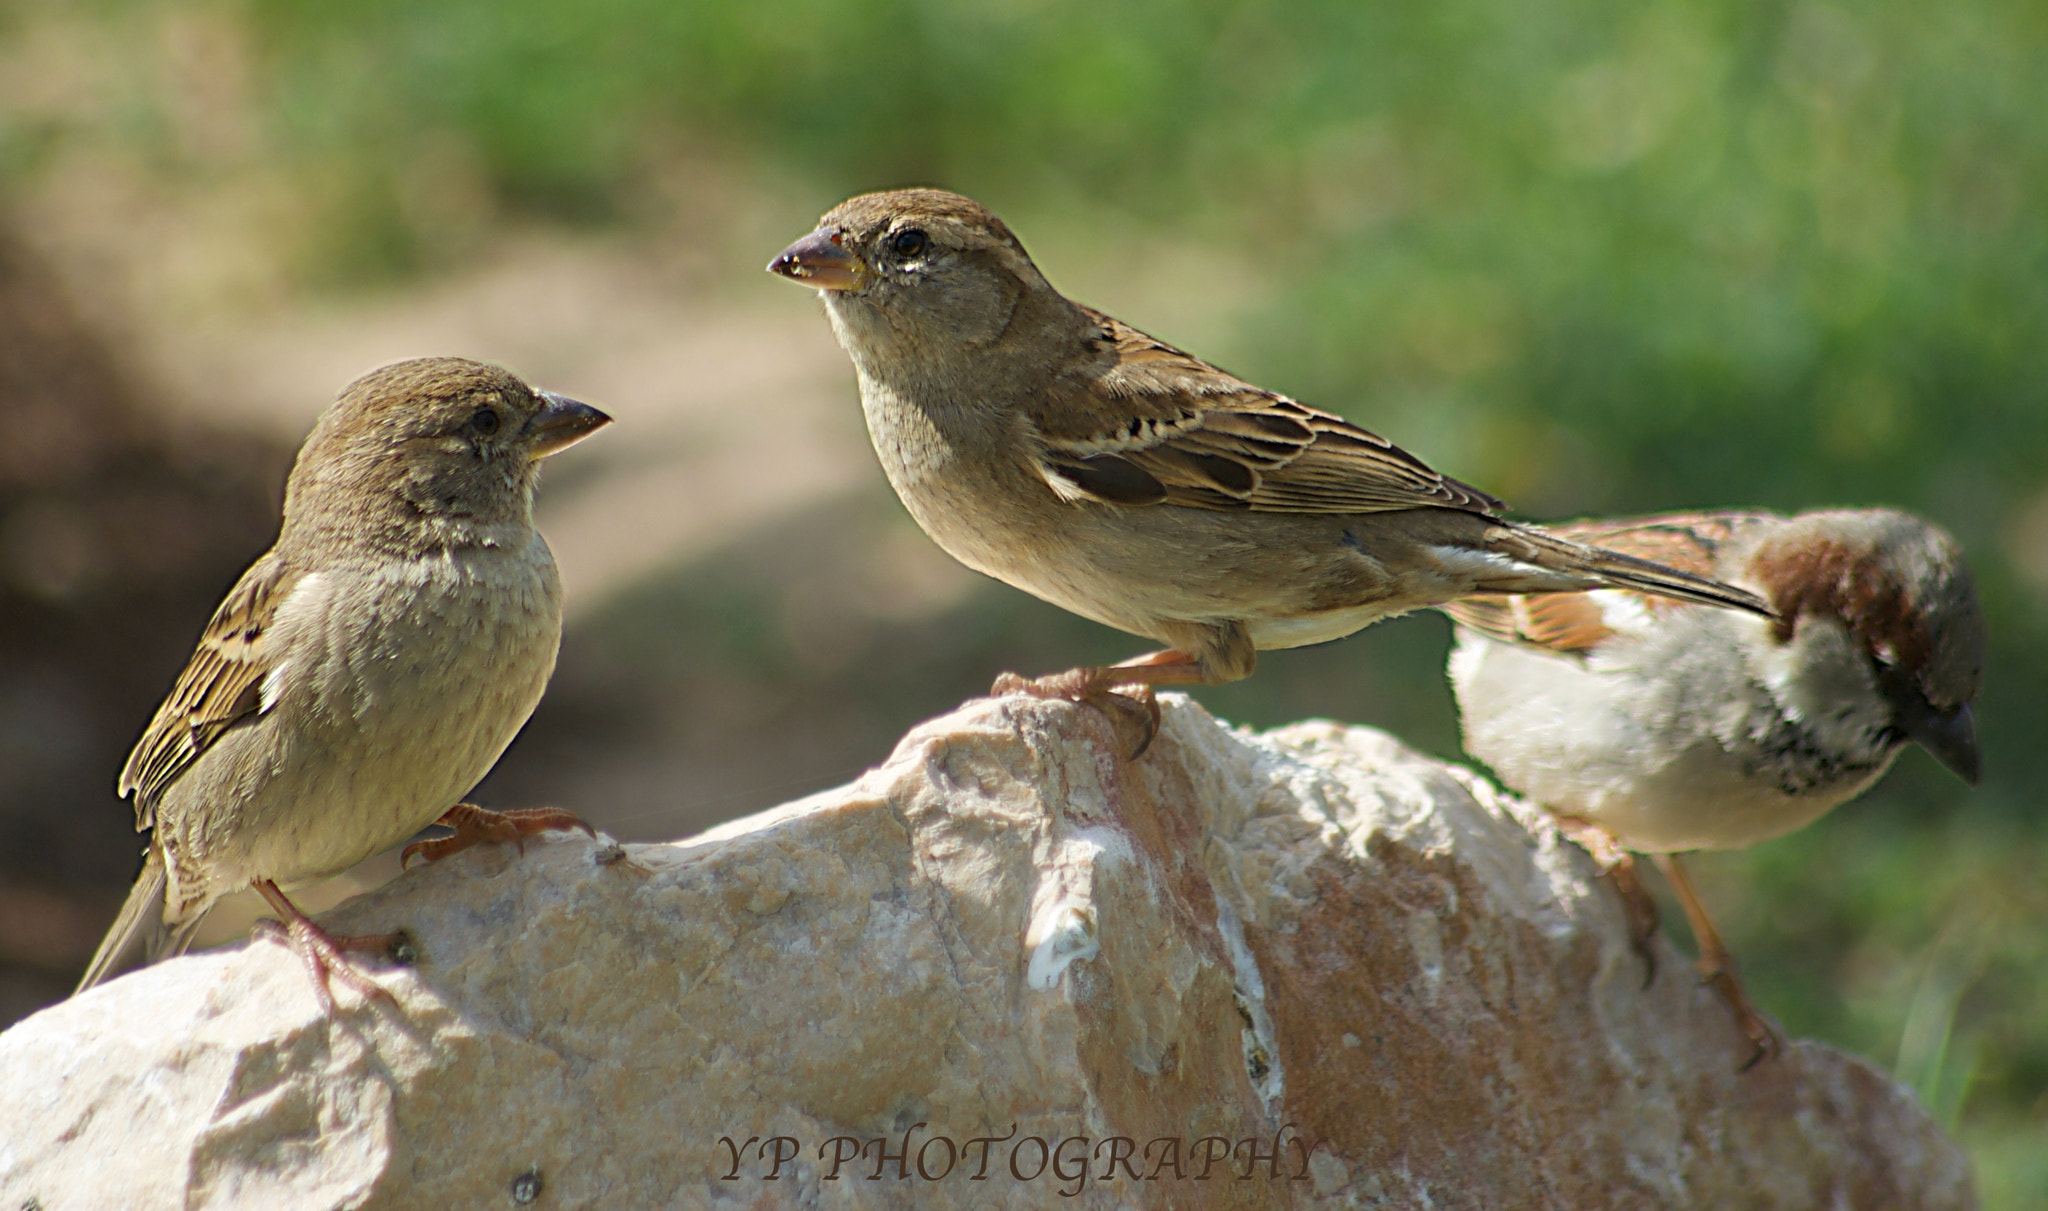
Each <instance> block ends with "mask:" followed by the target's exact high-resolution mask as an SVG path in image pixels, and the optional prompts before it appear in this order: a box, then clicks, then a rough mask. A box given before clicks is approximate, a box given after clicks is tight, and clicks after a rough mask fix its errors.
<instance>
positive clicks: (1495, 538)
mask: <svg viewBox="0 0 2048 1211" xmlns="http://www.w3.org/2000/svg"><path fill="white" fill-rule="evenodd" d="M1487 548H1488V550H1490V551H1492V552H1494V553H1495V554H1499V555H1505V556H1508V557H1509V558H1511V559H1514V560H1516V561H1517V562H1519V563H1525V564H1533V565H1535V567H1536V568H1540V569H1543V570H1545V571H1548V572H1553V573H1558V574H1559V575H1556V576H1554V577H1550V578H1540V577H1528V578H1526V579H1527V580H1529V581H1536V580H1539V579H1541V580H1545V581H1546V583H1542V584H1540V585H1537V584H1533V583H1532V584H1530V585H1528V586H1527V587H1521V586H1509V585H1505V584H1504V585H1503V586H1502V587H1500V588H1498V589H1489V590H1487V591H1489V592H1501V593H1569V592H1582V591H1585V590H1588V589H1634V590H1635V591H1637V592H1639V593H1651V594H1655V595H1656V596H1659V597H1671V598H1676V599H1677V600H1679V601H1691V602H1698V603H1699V604H1701V605H1711V606H1721V607H1723V608H1726V609H1731V610H1746V611H1748V612H1749V613H1752V614H1760V615H1762V616H1763V617H1765V618H1776V617H1777V616H1778V615H1777V611H1775V610H1773V609H1772V608H1771V603H1770V602H1768V601H1765V600H1764V599H1763V598H1761V597H1759V596H1757V595H1756V594H1754V593H1752V592H1750V591H1748V590H1747V589H1739V588H1736V587H1735V586H1734V585H1731V584H1723V583H1722V582H1720V581H1718V580H1715V579H1713V578H1711V577H1707V576H1696V575H1694V574H1693V573H1691V572H1681V571H1679V570H1678V569H1676V568H1667V567H1665V566H1664V565H1663V564H1661V563H1653V562H1651V561H1650V560H1647V559H1638V558H1636V557H1635V556H1633V555H1623V554H1622V553H1621V552H1619V551H1609V550H1607V549H1606V548H1604V547H1592V546H1587V545H1585V544H1583V543H1576V542H1572V541H1570V540H1568V539H1563V538H1559V537H1557V536H1556V535H1555V534H1547V533H1545V532H1543V531H1542V530H1539V529H1536V528H1535V527H1533V526H1518V525H1510V526H1501V527H1499V528H1498V529H1496V530H1493V531H1490V532H1489V533H1488V535H1487Z"/></svg>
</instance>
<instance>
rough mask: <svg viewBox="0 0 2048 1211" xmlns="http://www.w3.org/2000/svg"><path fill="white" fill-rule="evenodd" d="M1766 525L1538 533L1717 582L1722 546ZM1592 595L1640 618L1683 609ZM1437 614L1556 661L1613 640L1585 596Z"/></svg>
mask: <svg viewBox="0 0 2048 1211" xmlns="http://www.w3.org/2000/svg"><path fill="white" fill-rule="evenodd" d="M1767 518H1768V515H1767V514H1761V513H1747V512H1726V513H1690V514H1671V515H1668V516H1661V517H1640V518H1627V519H1621V520H1603V519H1592V520H1586V521H1574V522H1565V523H1562V524H1560V525H1553V526H1546V527H1545V529H1547V530H1549V531H1550V532H1551V533H1552V534H1555V535H1557V536H1558V537H1560V538H1568V539H1571V540H1572V541H1574V542H1582V543H1587V544H1589V545H1592V546H1599V547H1604V548H1606V549H1607V550H1610V551H1616V552H1619V553H1621V554H1623V555H1632V556H1634V557H1636V558H1638V559H1648V560H1652V561H1654V562H1656V563H1660V564H1663V565H1664V566H1666V567H1668V568H1672V569H1674V570H1676V571H1680V572H1688V573H1691V574H1692V575H1695V576H1706V577H1719V576H1720V575H1721V572H1720V568H1719V563H1720V553H1721V549H1722V547H1723V546H1725V545H1726V544H1727V543H1728V542H1729V541H1730V540H1732V539H1733V538H1734V537H1735V536H1736V535H1737V534H1738V533H1739V532H1740V531H1741V530H1742V529H1744V528H1745V527H1747V526H1749V525H1751V524H1754V523H1755V522H1757V521H1760V520H1766V519H1767ZM1599 591H1600V592H1602V593H1606V594H1626V595H1627V597H1628V598H1629V599H1630V600H1631V601H1633V602H1634V603H1635V604H1637V605H1638V606H1640V607H1641V608H1642V609H1643V610H1645V611H1656V610H1665V609H1678V608H1681V607H1683V606H1684V604H1685V603H1683V602H1680V601H1675V600H1673V599H1671V598H1669V597H1660V596H1657V595H1656V594H1652V593H1643V592H1638V591H1635V590H1632V589H1603V590H1599ZM1443 610H1444V612H1445V613H1446V614H1449V615H1450V616H1451V617H1452V618H1453V619H1454V620H1456V621H1457V622H1458V623H1459V624H1460V625H1462V626H1465V627H1468V628H1470V629H1472V630H1474V631H1477V632H1479V633H1480V634H1482V635H1485V636H1486V637H1488V638H1489V639H1497V640H1500V641H1501V642H1503V643H1516V644H1521V645H1523V646H1525V647H1535V648H1542V649H1544V650H1546V651H1551V652H1558V653H1563V654H1577V653H1583V652H1586V651H1590V650H1591V649H1593V648H1595V647H1597V646H1599V644H1600V642H1601V641H1602V640H1603V639H1605V638H1607V637H1608V636H1609V635H1612V634H1614V633H1615V628H1613V627H1611V626H1609V625H1608V622H1607V617H1606V612H1605V611H1604V610H1603V609H1602V608H1601V606H1600V601H1599V599H1598V598H1596V597H1594V596H1593V595H1592V594H1590V593H1537V594H1529V595H1526V596H1509V597H1472V598H1466V599H1465V600H1463V601H1454V602H1452V603H1450V604H1449V605H1446V606H1444V607H1443Z"/></svg>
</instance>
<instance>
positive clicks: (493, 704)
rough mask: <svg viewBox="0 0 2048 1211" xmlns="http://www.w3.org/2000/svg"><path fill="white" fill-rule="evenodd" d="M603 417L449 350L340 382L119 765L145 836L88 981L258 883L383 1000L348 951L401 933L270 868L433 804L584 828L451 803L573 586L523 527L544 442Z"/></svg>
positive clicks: (369, 833)
mask: <svg viewBox="0 0 2048 1211" xmlns="http://www.w3.org/2000/svg"><path fill="white" fill-rule="evenodd" d="M609 420H610V418H609V417H607V416H606V415H605V414H604V413H602V412H599V411H598V410H597V409H595V408H592V407H590V406H589V405H588V404H582V403H578V402H576V401H575V400H571V399H564V398H562V397H561V396H558V395H552V394H549V393H547V392H544V391H535V390H534V389H532V388H531V387H528V386H527V385H526V384H525V383H523V382H520V381H519V380H518V379H517V378H515V377H513V376H512V375H511V374H509V373H507V372H505V371H503V370H500V369H498V368H496V367H494V366H485V365H480V364H478V363H476V362H469V361H462V360H459V359H455V358H429V359H423V360H419V361H410V362H401V363H399V364H397V365H393V366H386V367H384V368H383V369H381V370H378V371H375V372H373V373H371V374H368V375H365V376H364V377H362V378H360V379H358V380H356V381H355V382H354V383H352V384H350V385H349V386H348V387H347V388H346V389H345V390H343V391H342V393H341V395H340V397H339V398H338V399H337V400H336V401H335V403H334V405H333V406H332V407H330V408H328V410H327V411H326V413H324V414H323V415H322V416H321V417H320V420H319V422H318V423H317V424H316V425H315V426H314V428H313V433H312V436H311V437H309V438H308V439H307V441H306V444H305V447H304V448H303V449H301V450H300V451H299V457H298V461H297V462H296V464H295V465H294V466H293V467H292V472H291V477H290V479H289V480H288V481H287V483H286V485H285V500H284V521H283V525H282V528H281V529H280V530H279V533H278V536H277V542H276V544H275V545H274V546H272V547H271V549H270V550H269V551H268V552H266V553H265V554H264V555H263V556H262V557H261V558H259V559H258V560H257V561H256V562H255V563H254V564H252V565H250V567H249V570H248V571H246V572H244V573H243V574H242V578H241V580H240V581H238V582H237V583H236V584H235V586H234V588H232V589H230V590H229V591H228V595H227V599H226V600H225V601H223V602H222V603H221V606H220V609H219V610H218V611H217V612H216V613H215V614H214V616H213V621H212V622H210V623H208V624H207V627H206V630H205V632H204V633H203V634H202V635H201V636H200V639H199V647H198V650H197V651H196V652H194V653H193V655H192V660H191V663H190V664H188V665H187V666H186V668H185V671H184V673H183V674H182V675H181V676H180V677H179V678H178V681H177V684H176V685H175V686H173V687H172V689H171V693H170V696H169V697H168V698H166V699H165V700H164V703H163V705H162V707H161V708H159V709H158V711H157V713H156V717H155V718H154V719H153V720H151V721H150V724H149V728H148V730H147V731H145V732H144V733H143V736H142V740H141V741H140V742H139V743H138V744H137V745H136V746H135V751H134V753H133V754H132V755H130V757H129V758H128V764H127V767H126V768H125V769H123V770H122V771H121V779H120V783H119V790H118V793H119V794H121V795H123V796H126V795H128V794H130V793H131V792H132V793H133V794H134V796H135V811H136V827H137V829H138V830H141V829H152V830H154V831H153V832H152V835H151V837H150V844H149V849H148V853H147V856H146V858H145V859H144V865H143V870H142V874H141V876H140V877H139V878H138V879H137V880H136V884H135V888H134V890H133V891H132V892H130V893H129V896H128V902H127V904H126V905H124V906H123V907H122V909H121V915H120V917H119V919H118V920H116V922H115V924H114V927H113V929H112V930H111V931H110V932H109V933H108V934H107V937H106V940H105V941H104V942H102V943H101V944H100V948H99V953H97V954H96V955H94V956H93V960H92V964H91V966H90V967H89V968H88V969H87V971H86V973H85V978H84V979H83V980H82V981H81V982H80V984H79V988H80V989H81V990H83V989H86V988H90V987H92V986H93V985H94V984H97V983H99V982H100V981H102V980H104V979H107V978H108V977H110V976H112V975H114V974H116V973H118V972H119V971H121V970H124V969H126V968H128V967H132V966H139V965H141V964H143V963H149V962H155V961H156V960H158V959H160V958H165V957H168V956H170V955H175V954H179V953H182V952H183V951H184V949H185V948H186V947H187V946H188V945H190V943H191V939H192V934H193V931H194V930H195V929H196V928H197V927H198V924H199V920H200V918H201V917H202V916H204V915H205V913H206V910H207V909H208V908H209V907H211V906H212V904H213V903H214V901H215V900H217V899H219V898H220V897H221V896H223V895H226V894H227V893H229V892H232V891H235V890H238V889H240V888H243V887H248V886H254V887H255V888H256V889H257V890H258V891H259V892H260V893H262V895H263V896H264V898H265V899H266V900H268V901H269V902H270V904H271V907H272V908H274V909H275V910H276V911H277V913H278V914H279V916H280V917H281V918H282V919H283V921H284V925H283V926H282V927H281V932H283V934H284V935H285V938H286V940H287V941H288V942H289V944H290V945H291V946H292V947H293V948H294V949H295V950H296V951H297V952H298V953H299V954H300V955H301V956H302V957H303V958H304V959H305V961H306V963H307V965H308V967H309V969H310V971H311V972H312V974H313V977H314V989H315V991H316V992H317V993H318V995H319V997H320V999H321V1001H322V1003H323V1004H324V1005H326V1006H327V1007H328V1008H330V1009H331V1008H332V1007H333V998H332V994H331V993H330V991H329V989H328V983H327V982H328V977H329V975H330V974H333V975H338V976H339V977H340V978H341V979H342V980H343V981H344V982H346V983H349V984H350V985H351V986H353V987H356V988H357V989H358V990H359V991H362V992H364V993H366V994H368V995H373V996H374V995H388V994H384V993H383V990H382V989H381V988H379V987H378V986H377V985H376V984H375V983H373V982H371V981H369V980H368V979H366V978H364V977H362V976H361V975H359V974H357V973H355V972H354V971H353V970H351V969H350V968H349V967H348V966H347V965H346V963H345V962H344V960H343V959H342V957H341V951H343V950H347V949H380V948H384V947H387V946H390V945H392V944H394V943H395V941H396V935H387V936H377V937H365V938H335V937H331V936H329V935H328V934H326V933H325V932H324V931H322V930H321V929H320V928H319V927H318V926H316V925H314V924H313V923H312V922H311V921H310V920H308V919H307V918H306V917H305V915H304V914H303V913H301V912H299V910H298V909H297V907H295V906H294V905H293V904H292V902H291V901H290V900H289V899H287V898H286V897H285V894H284V892H283V891H282V890H280V885H283V886H290V885H293V884H300V883H306V882H310V881H313V880H316V879H321V878H324V877H326V876H329V875H332V874H336V873H338V872H340V871H342V870H345V869H347V868H348V867H350V866H352V865H354V864H355V863H357V862H360V861H362V860H363V859H364V858H367V857H369V856H370V855H372V854H375V853H377V852H379V851H380V850H384V849H388V848H389V847H391V846H393V845H396V844H397V843H398V842H400V841H403V840H405V839H406V838H407V837H410V836H412V835H413V834H414V833H416V832H418V831H419V830H420V829H421V828H423V827H425V826H426V825H428V824H432V823H435V822H437V821H438V822H440V823H443V824H447V825H450V826H452V827H454V828H456V829H457V838H455V839H454V840H455V841H456V842H459V843H466V842H467V841H469V840H477V839H496V838H503V837H505V836H507V835H508V834H509V835H512V836H518V835H523V834H524V833H526V832H530V831H534V830H535V829H538V828H547V827H560V826H563V825H565V824H568V825H573V824H579V823H580V822H578V821H576V820H575V818H574V817H573V816H569V815H568V814H567V813H563V812H553V811H547V810H542V811H536V812H527V813H489V812H483V811H482V809H479V808H474V807H470V806H469V805H467V804H460V803H458V802H457V801H458V800H459V799H460V798H461V797H462V795H463V793H464V792H465V791H467V790H469V788H470V787H472V786H474V785H476V783H477V781H478V780H479V779H481V778H482V777H483V776H484V774H485V773H486V772H487V771H488V770H489V769H490V768H491V765H492V764H493V763H494V762H496V761H497V759H498V754H499V753H501V752H503V751H504V750H505V746H506V745H508V744H510V743H511V742H512V737H513V736H514V735H516V734H517V733H518V731H519V729H520V727H521V726H522V725H523V724H525V722H526V718H527V716H528V715H530V714H532V713H533V708H534V705H535V704H536V703H537V702H539V701H540V696H541V690H542V689H543V687H545V686H546V685H547V680H548V675H549V673H550V672H552V671H553V669H554V664H555V649H556V647H557V645H558V644H559V642H560V639H561V629H562V603H561V585H560V582H559V580H558V579H557V577H556V574H555V560H554V556H553V555H552V554H551V553H550V552H549V551H548V545H547V543H546V542H545V541H543V540H542V539H541V536H540V534H539V533H538V532H536V531H535V530H534V528H533V493H534V488H535V486H536V484H537V483H538V481H539V476H540V463H541V460H542V459H545V458H547V457H548V456H549V455H552V454H555V453H558V452H560V451H562V450H565V449H567V448H568V447H570V446H572V445H574V444H576V443H577V442H578V441H581V440H582V439H583V438H585V437H587V436H589V435H590V434H591V433H592V432H593V431H595V430H596V429H597V428H598V427H600V426H602V425H604V424H605V423H606V422H608V421H609ZM428 844H429V845H435V844H438V845H439V848H438V849H437V850H435V851H433V852H434V853H440V852H446V851H447V850H448V849H450V848H452V847H453V846H451V845H450V844H448V843H428ZM430 856H432V854H430Z"/></svg>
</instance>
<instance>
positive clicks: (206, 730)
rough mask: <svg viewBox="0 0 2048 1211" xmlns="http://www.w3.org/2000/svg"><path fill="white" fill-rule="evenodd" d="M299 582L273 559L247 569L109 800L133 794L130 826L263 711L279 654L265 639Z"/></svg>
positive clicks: (150, 815) (141, 824)
mask: <svg viewBox="0 0 2048 1211" xmlns="http://www.w3.org/2000/svg"><path fill="white" fill-rule="evenodd" d="M300 579H301V576H300V573H299V572H298V571H297V570H295V569H293V568H291V567H290V566H289V565H287V564H286V563H285V562H284V560H282V559H280V558H278V556H277V554H276V552H271V553H269V554H267V555H265V556H263V558H261V559H259V560H257V561H256V562H255V563H254V564H251V565H250V567H249V570H248V571H246V572H244V573H242V578H241V579H240V580H238V581H236V582H235V587H234V588H232V589H230V590H229V591H228V595H227V599H226V600H224V601H222V602H221V603H220V608H219V609H218V610H216V611H214V615H213V621H211V622H209V623H207V624H206V630H205V631H204V632H202V633H201V634H200V636H199V647H198V650H196V651H194V652H193V653H192V659H191V661H190V663H188V664H186V666H185V671H184V672H183V673H180V674H179V675H178V682H177V684H176V685H174V686H172V687H171V693H170V696H169V697H167V698H165V699H164V702H163V705H162V706H160V707H158V708H157V712H156V717H155V718H154V719H151V720H150V721H149V727H148V729H147V730H146V731H144V732H143V733H142V739H141V740H139V741H137V742H136V745H135V751H134V752H132V753H130V754H128V764H127V765H125V766H123V767H122V769H121V781H120V783H119V784H118V788H117V789H116V791H115V793H116V794H118V795H121V796H124V797H125V796H126V795H128V793H129V792H131V791H132V792H134V793H135V827H136V828H137V829H138V830H141V829H145V828H149V827H151V826H152V825H154V824H155V823H156V804H157V801H158V800H159V799H161V798H162V797H163V793H164V791H165V790H167V789H168V788H169V787H170V785H171V783H173V782H175V781H177V779H178V776H179V775H180V774H182V773H184V772H185V770H186V768H187V767H189V766H190V765H191V764H192V763H193V762H194V761H196V760H198V759H199V756H200V754H202V753H204V752H205V751H206V750H207V749H209V748H211V747H212V746H213V744H214V742H215V741H217V740H219V739H220V737H221V735H222V734H223V733H224V732H226V731H227V730H228V729H229V728H231V727H233V726H235V725H236V724H237V723H240V722H242V721H243V720H246V719H250V718H254V717H255V716H257V715H259V714H261V713H262V712H263V710H264V709H265V707H264V703H263V680H264V678H265V677H267V676H269V674H270V672H271V669H272V667H273V666H274V664H275V662H276V658H277V649H276V647H275V645H274V644H273V643H272V641H271V640H270V637H269V632H270V624H271V621H272V619H273V618H274V617H275V615H276V613H277V607H278V605H279V604H280V603H282V602H283V601H284V599H285V598H286V597H287V596H289V595H290V593H291V591H292V588H293V586H295V585H296V584H297V583H298V582H299V580H300Z"/></svg>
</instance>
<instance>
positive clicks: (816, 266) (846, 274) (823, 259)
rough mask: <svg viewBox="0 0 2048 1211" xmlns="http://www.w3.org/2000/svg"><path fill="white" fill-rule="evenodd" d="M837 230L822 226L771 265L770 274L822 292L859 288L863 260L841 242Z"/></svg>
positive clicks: (784, 250)
mask: <svg viewBox="0 0 2048 1211" xmlns="http://www.w3.org/2000/svg"><path fill="white" fill-rule="evenodd" d="M841 235H842V233H841V232H840V231H839V229H838V228H836V227H820V228H818V229H817V230H816V231H814V232H812V233H811V234H809V235H807V236H805V237H804V238H803V239H801V240H798V241H797V242H796V243H794V244H791V245H790V246H789V247H787V248H785V249H783V250H782V252H781V253H780V254H779V255H778V256H776V258H775V259H774V260H772V261H770V262H768V272H770V273H779V274H781V275H782V276H783V277H786V278H788V279H789V280H790V281H792V282H796V283H798V284H799V285H803V286H814V287H816V288H817V289H819V290H852V289H853V288H854V287H856V286H858V285H860V268H861V266H860V258H859V257H856V256H854V255H853V254H852V253H850V252H848V251H847V250H846V249H845V248H844V247H843V246H842V245H841V244H840V242H839V240H840V237H841Z"/></svg>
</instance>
